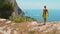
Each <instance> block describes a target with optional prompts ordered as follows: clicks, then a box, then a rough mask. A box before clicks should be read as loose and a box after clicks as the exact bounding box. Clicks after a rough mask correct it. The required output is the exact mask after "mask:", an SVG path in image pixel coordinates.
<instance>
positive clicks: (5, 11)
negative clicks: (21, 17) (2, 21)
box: [0, 2, 14, 19]
mask: <svg viewBox="0 0 60 34" xmlns="http://www.w3.org/2000/svg"><path fill="white" fill-rule="evenodd" d="M13 11H14V6H13V4H12V3H10V2H0V17H1V18H6V19H8V18H9V17H10V16H11V14H12V12H13Z"/></svg>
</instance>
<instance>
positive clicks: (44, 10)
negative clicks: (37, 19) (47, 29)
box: [43, 6, 48, 25]
mask: <svg viewBox="0 0 60 34" xmlns="http://www.w3.org/2000/svg"><path fill="white" fill-rule="evenodd" d="M47 17H48V10H47V9H46V6H44V9H43V19H44V25H46V19H47Z"/></svg>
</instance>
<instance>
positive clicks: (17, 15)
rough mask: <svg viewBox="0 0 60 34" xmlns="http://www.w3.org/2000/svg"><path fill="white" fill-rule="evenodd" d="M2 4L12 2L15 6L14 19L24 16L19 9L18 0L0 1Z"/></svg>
mask: <svg viewBox="0 0 60 34" xmlns="http://www.w3.org/2000/svg"><path fill="white" fill-rule="evenodd" d="M0 1H2V2H11V3H13V5H14V12H13V13H12V16H13V17H20V16H23V14H24V12H22V10H21V9H20V8H19V7H18V5H17V3H16V0H0Z"/></svg>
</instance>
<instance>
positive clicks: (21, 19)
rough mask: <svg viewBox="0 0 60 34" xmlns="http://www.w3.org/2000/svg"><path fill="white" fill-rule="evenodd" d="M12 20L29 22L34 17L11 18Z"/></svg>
mask: <svg viewBox="0 0 60 34" xmlns="http://www.w3.org/2000/svg"><path fill="white" fill-rule="evenodd" d="M10 20H11V21H15V22H18V23H22V22H23V23H25V22H29V21H33V20H34V19H33V18H26V17H20V18H12V17H11V18H10Z"/></svg>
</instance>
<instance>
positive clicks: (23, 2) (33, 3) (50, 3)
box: [16, 0, 60, 9]
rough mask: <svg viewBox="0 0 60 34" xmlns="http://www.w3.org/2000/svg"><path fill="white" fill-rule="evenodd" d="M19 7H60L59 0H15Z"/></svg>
mask: <svg viewBox="0 0 60 34" xmlns="http://www.w3.org/2000/svg"><path fill="white" fill-rule="evenodd" d="M16 2H17V4H18V6H19V7H20V8H21V9H43V7H44V5H46V6H47V8H48V9H60V0H16Z"/></svg>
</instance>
